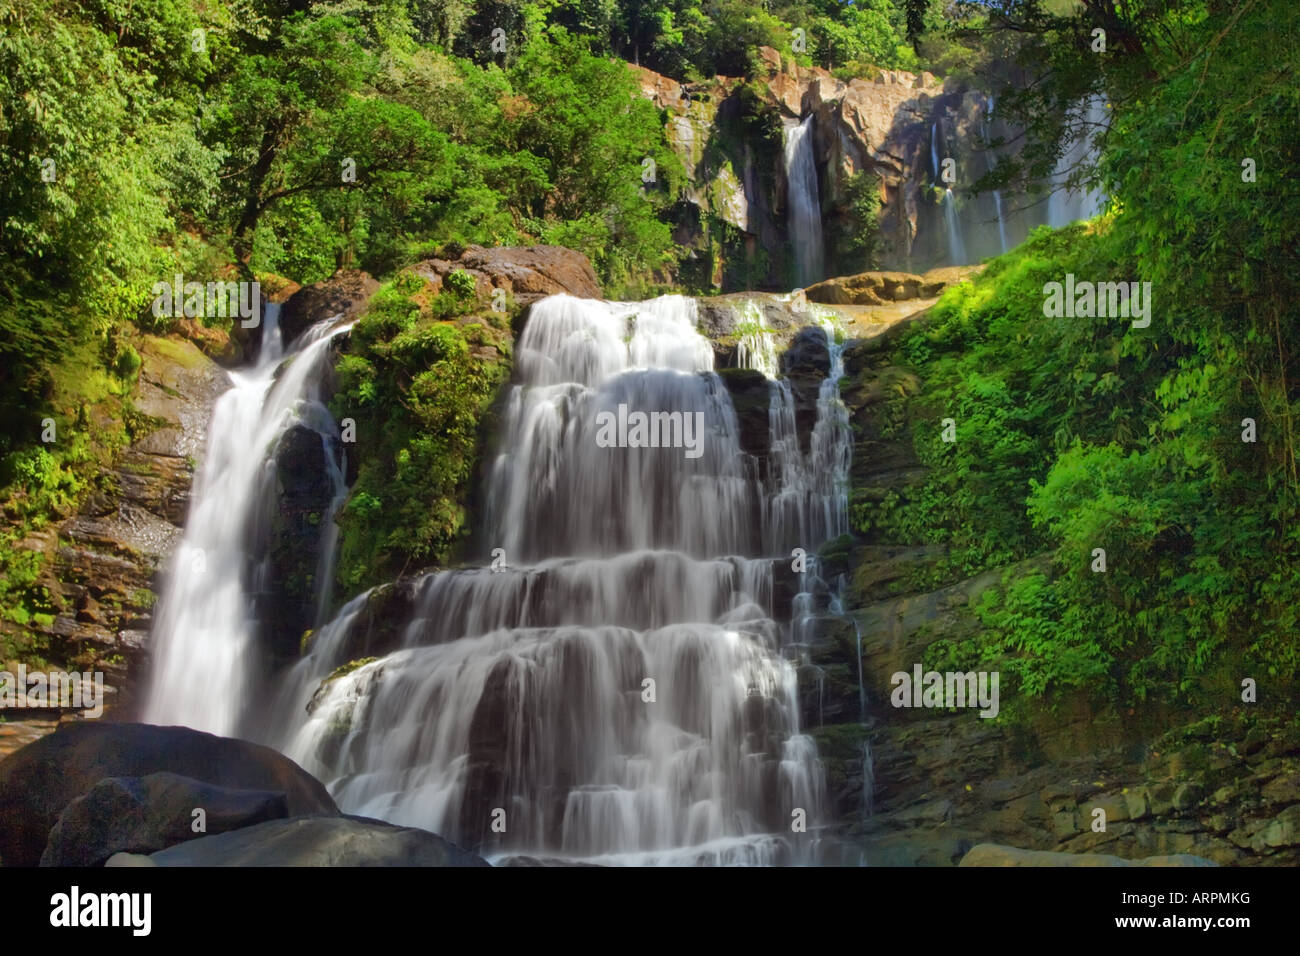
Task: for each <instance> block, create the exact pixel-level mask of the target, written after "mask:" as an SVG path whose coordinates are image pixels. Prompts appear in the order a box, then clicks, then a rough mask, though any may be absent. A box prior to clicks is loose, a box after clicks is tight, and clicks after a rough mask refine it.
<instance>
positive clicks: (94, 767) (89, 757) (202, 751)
mask: <svg viewBox="0 0 1300 956" xmlns="http://www.w3.org/2000/svg"><path fill="white" fill-rule="evenodd" d="M164 771H165V772H170V773H173V774H177V775H179V776H183V777H191V778H193V779H195V780H199V781H202V782H204V783H208V784H214V785H216V786H219V787H228V788H234V789H240V790H269V791H279V792H283V793H284V794H285V799H286V805H287V807H288V811H289V813H291V814H294V815H301V814H309V813H326V814H333V813H337V812H338V808H337V807H335V805H334V801H333V800H332V799H331V798H330V795H329V793H328V792H327V791H326V790H325V787H324V786H323V785H321V783H320V782H319V781H318V780H316V779H315V778H314V777H312V776H311V774H309V773H307V772H306V771H305V770H303V769H302V768H301V767H299V766H298V765H297V764H295V763H294V762H293V761H292V760H290V759H289V758H288V757H285V756H284V755H282V754H280V753H278V752H276V751H274V750H272V749H271V748H269V747H262V746H259V745H258V744H253V743H249V742H247V741H244V740H234V739H232V738H228V737H216V736H214V735H212V734H205V733H201V732H199V731H197V730H190V729H189V728H187V727H155V726H152V725H150V724H115V723H96V722H90V721H83V722H78V723H73V724H64V725H62V726H61V727H60V728H59V729H58V731H56V732H55V733H53V734H50V735H49V736H47V737H42V738H41V739H40V740H38V741H36V742H35V743H33V744H30V745H29V746H27V747H24V748H23V749H22V750H19V751H18V752H17V753H15V754H13V755H12V756H10V757H8V758H6V759H5V760H4V762H3V763H0V861H3V862H4V864H5V865H6V866H35V865H36V864H37V863H38V862H39V861H40V858H41V854H42V852H43V851H44V849H45V846H46V844H47V842H48V841H49V835H50V831H51V830H52V829H53V827H54V825H55V823H56V822H57V820H58V818H59V816H60V815H61V814H62V813H63V811H64V809H65V808H66V807H67V806H68V804H70V803H72V801H74V800H76V799H77V798H78V797H81V796H83V795H84V794H86V793H88V792H90V790H91V789H93V788H94V786H95V785H96V784H97V783H99V781H101V780H103V779H105V778H107V777H142V776H147V775H149V774H151V773H158V772H164Z"/></svg>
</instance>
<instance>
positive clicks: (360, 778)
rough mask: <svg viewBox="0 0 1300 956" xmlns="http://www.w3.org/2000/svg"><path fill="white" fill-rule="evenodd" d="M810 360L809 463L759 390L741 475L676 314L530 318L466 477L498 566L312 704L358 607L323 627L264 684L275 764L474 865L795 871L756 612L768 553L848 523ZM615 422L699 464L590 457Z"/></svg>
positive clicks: (613, 309) (831, 429)
mask: <svg viewBox="0 0 1300 956" xmlns="http://www.w3.org/2000/svg"><path fill="white" fill-rule="evenodd" d="M814 321H816V320H815V319H814ZM829 345H830V352H831V358H832V369H831V375H830V376H829V377H828V378H827V379H826V380H825V381H824V383H823V385H822V387H821V392H820V394H819V396H818V409H817V412H818V414H817V420H816V426H815V428H814V432H813V434H812V435H811V436H808V439H809V440H808V443H807V446H808V451H807V452H806V453H805V452H803V451H802V450H801V449H800V447H799V443H798V436H797V435H796V434H795V430H794V407H793V404H792V402H793V399H792V397H791V393H790V389H789V386H788V385H787V384H786V383H784V382H781V381H777V380H773V381H771V383H770V389H771V395H772V399H771V408H770V413H769V427H770V432H771V435H770V437H771V440H772V449H771V452H770V455H769V459H768V461H767V462H766V463H761V462H760V461H759V460H757V459H755V458H754V457H753V456H751V455H749V454H746V453H745V452H744V451H743V450H742V448H741V446H740V442H739V427H738V424H737V419H736V413H735V411H734V409H733V408H732V405H731V401H730V397H729V394H728V393H727V391H726V389H725V388H724V387H723V386H722V383H721V380H720V379H719V377H718V376H717V375H716V374H715V373H714V372H713V370H712V362H713V357H712V351H711V349H710V347H709V344H708V342H707V341H706V340H705V339H704V338H703V337H702V336H700V335H699V333H698V332H697V331H696V329H695V303H694V301H693V300H691V299H686V298H682V297H664V298H661V299H656V300H653V301H651V302H646V303H607V302H598V301H593V300H582V299H574V298H570V297H568V296H554V297H551V298H549V299H545V300H543V301H541V302H539V303H537V304H536V305H534V306H533V308H532V311H531V313H530V318H529V321H528V324H527V326H526V328H525V330H524V333H523V335H522V336H521V338H520V341H519V343H518V346H517V348H516V384H515V385H514V386H513V387H512V390H511V393H510V395H509V396H508V400H507V405H506V410H505V415H504V422H503V428H502V441H501V452H500V454H499V455H498V457H497V458H496V459H495V461H494V462H493V463H492V467H491V469H490V474H489V476H488V479H487V481H488V487H487V499H488V501H487V510H488V515H487V519H486V525H487V527H486V535H485V539H486V540H485V549H493V550H495V549H497V548H499V549H500V551H499V552H498V555H500V556H501V557H502V558H503V559H504V565H503V566H500V567H498V568H497V569H496V570H493V568H492V567H483V568H469V569H461V570H451V571H441V572H435V573H430V574H427V575H425V576H423V577H422V578H420V579H419V580H418V581H417V582H415V585H414V588H415V590H414V598H413V610H412V611H411V613H410V614H409V618H408V619H407V620H405V621H403V622H402V624H401V627H400V629H399V630H400V639H399V642H398V643H399V644H400V646H399V647H397V649H395V650H392V651H391V652H390V653H387V654H386V655H385V656H382V657H380V658H379V659H377V660H373V661H371V662H369V663H364V664H362V665H360V666H358V667H356V668H355V669H353V670H351V671H350V672H348V673H345V674H342V675H341V676H337V677H334V678H333V679H330V680H328V681H325V682H324V683H322V679H323V678H325V677H327V676H328V675H330V674H331V672H332V671H333V670H334V669H335V668H336V667H338V666H339V665H340V664H343V663H346V661H347V657H348V656H349V651H348V648H349V647H350V646H351V639H352V638H353V637H354V636H355V632H356V631H357V630H358V629H359V628H360V627H361V626H362V621H363V619H364V615H363V614H362V611H363V609H364V608H365V606H366V600H367V596H365V595H363V596H362V597H360V598H358V599H356V600H354V601H353V602H351V603H350V604H349V605H348V606H346V607H345V608H343V610H342V611H341V612H340V613H339V615H337V616H336V618H335V619H334V620H333V621H331V622H329V623H328V624H326V625H325V626H324V627H322V628H321V629H320V631H319V632H318V634H317V635H316V636H315V638H314V641H313V644H312V649H311V653H310V654H309V655H308V656H307V657H306V658H305V659H303V660H302V661H300V662H299V663H298V664H297V665H296V667H295V668H294V669H293V670H292V671H291V672H290V673H289V674H288V675H286V676H285V677H284V679H283V682H282V695H281V699H280V701H279V702H278V704H277V706H276V708H275V712H274V715H273V717H272V725H271V733H270V734H269V738H270V739H271V742H273V743H276V744H277V745H278V746H280V747H281V748H282V749H283V750H284V751H285V752H286V753H288V754H289V755H290V756H292V757H293V758H294V759H295V760H297V761H299V762H300V763H301V764H302V765H303V766H304V767H305V768H306V769H308V770H309V771H311V772H312V773H314V774H316V775H317V776H319V777H320V778H321V779H323V780H325V781H326V782H327V784H328V786H329V788H330V790H331V792H332V793H333V794H334V796H335V799H336V800H337V801H338V802H339V805H340V806H341V807H342V808H343V809H344V810H346V811H348V812H352V813H359V814H364V815H370V816H377V817H381V818H383V819H387V820H390V821H393V822H397V823H404V824H410V825H415V826H420V827H424V828H426V829H430V830H433V831H435V832H438V833H441V834H443V835H444V836H447V837H448V838H450V839H453V840H457V841H462V842H465V843H468V844H471V845H481V846H482V847H483V852H484V853H486V854H488V855H489V856H491V857H492V858H495V859H501V858H503V857H511V856H521V855H526V856H532V857H538V858H566V859H584V860H590V861H595V862H603V863H623V864H647V863H713V864H774V863H793V862H800V861H808V860H811V859H812V855H813V854H814V852H815V850H816V845H817V841H818V839H819V835H818V827H819V824H821V823H824V822H825V821H826V795H825V783H824V775H823V771H822V768H821V764H820V762H819V760H818V758H817V752H816V747H815V745H814V744H813V742H812V740H811V738H809V737H807V736H805V735H804V734H803V733H801V728H800V726H799V715H798V708H797V706H796V704H797V702H796V681H795V673H796V672H795V667H794V665H793V664H792V663H790V662H789V661H788V660H786V659H785V657H784V655H783V653H782V648H783V645H788V644H789V642H790V641H791V635H790V634H789V633H788V632H787V628H786V626H785V625H783V624H782V623H781V622H780V621H778V620H777V619H776V618H777V613H776V609H775V606H776V603H777V590H778V587H777V580H778V579H777V575H780V574H784V575H786V577H787V578H788V577H789V574H790V572H789V571H788V570H787V569H788V568H789V561H790V552H791V549H792V548H793V547H795V546H799V547H803V548H805V549H806V550H807V551H809V552H810V553H811V552H812V551H814V550H815V549H816V547H817V546H818V545H819V544H820V543H821V542H822V541H823V540H825V539H826V538H828V537H831V536H833V535H836V534H839V533H841V532H843V531H844V530H845V527H846V514H845V512H846V502H845V490H844V489H845V481H846V478H847V469H848V464H849V454H850V443H849V434H848V427H847V413H846V412H845V410H844V406H843V403H842V402H840V400H839V396H838V381H839V376H840V375H842V373H843V366H842V362H841V359H840V354H839V352H840V348H839V346H838V345H836V344H835V342H834V338H833V337H832V338H831V339H830V341H829ZM620 404H623V405H626V406H628V407H629V408H630V409H631V410H633V411H637V410H640V411H646V412H661V413H665V414H667V413H673V412H680V413H683V414H689V413H694V412H701V413H703V416H704V423H705V426H706V428H705V440H704V443H703V447H702V450H701V454H699V455H698V457H688V456H687V455H686V454H685V449H684V448H679V447H657V448H656V447H601V445H600V443H598V442H597V441H596V430H597V425H596V421H597V416H598V415H599V414H600V413H601V412H606V411H612V410H613V409H614V408H616V407H617V406H618V405H620ZM799 603H800V601H799V599H798V598H796V599H795V604H799ZM804 819H806V822H807V832H803V831H802V828H801V827H799V826H796V825H795V824H798V823H800V822H801V821H802V820H804Z"/></svg>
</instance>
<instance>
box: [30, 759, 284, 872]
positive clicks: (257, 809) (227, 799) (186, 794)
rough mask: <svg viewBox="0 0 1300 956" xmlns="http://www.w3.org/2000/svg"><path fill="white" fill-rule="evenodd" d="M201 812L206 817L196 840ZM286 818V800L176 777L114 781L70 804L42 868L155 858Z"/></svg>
mask: <svg viewBox="0 0 1300 956" xmlns="http://www.w3.org/2000/svg"><path fill="white" fill-rule="evenodd" d="M196 809H202V811H203V817H202V820H203V826H204V830H203V832H199V833H196V832H195V831H194V822H195V815H194V811H195V810H196ZM288 815H289V808H288V804H287V802H286V800H285V795H284V794H283V793H281V792H273V791H270V790H236V789H232V788H229V787H217V786H213V785H212V784H209V783H204V782H203V781H201V780H194V779H192V778H190V777H181V776H177V775H176V774H174V773H151V774H149V775H148V776H145V777H109V778H107V779H105V780H101V781H100V782H99V783H97V784H95V786H94V787H92V788H91V789H90V792H88V793H87V794H85V795H84V796H81V797H78V798H77V799H76V800H73V801H72V802H71V803H70V804H68V806H67V808H66V809H65V810H64V811H63V813H62V814H61V815H60V816H59V821H58V822H57V823H56V824H54V829H53V830H51V831H50V842H49V843H48V844H46V847H45V853H44V854H42V856H41V866H99V865H100V864H102V863H103V862H104V861H105V860H107V859H108V858H109V857H110V856H112V855H113V854H115V853H120V852H127V853H152V852H154V851H156V850H163V849H166V848H167V847H169V846H173V845H174V844H177V843H183V842H185V841H186V840H190V839H195V838H199V837H203V836H207V835H211V834H217V833H224V832H226V831H227V830H237V829H239V828H240V827H247V826H252V825H253V824H256V823H262V822H264V821H266V820H275V819H280V818H283V817H287V816H288Z"/></svg>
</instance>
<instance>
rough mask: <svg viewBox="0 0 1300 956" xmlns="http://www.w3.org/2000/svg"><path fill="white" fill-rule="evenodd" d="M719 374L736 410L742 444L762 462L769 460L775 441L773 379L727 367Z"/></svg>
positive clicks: (759, 373)
mask: <svg viewBox="0 0 1300 956" xmlns="http://www.w3.org/2000/svg"><path fill="white" fill-rule="evenodd" d="M719 375H720V376H721V378H722V384H723V385H724V386H726V389H727V392H728V394H730V395H731V404H732V407H733V408H735V410H736V421H737V423H738V424H739V426H740V447H741V448H742V449H743V450H744V451H746V452H748V453H749V454H751V455H753V456H754V457H755V458H757V459H759V461H766V460H767V457H768V453H769V452H770V450H771V440H772V429H771V422H770V410H771V405H772V384H771V382H770V381H768V378H767V376H766V375H764V374H763V373H762V372H758V371H755V370H753V369H741V368H727V369H722V371H721V372H719Z"/></svg>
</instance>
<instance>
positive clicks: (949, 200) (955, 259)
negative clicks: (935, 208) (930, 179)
mask: <svg viewBox="0 0 1300 956" xmlns="http://www.w3.org/2000/svg"><path fill="white" fill-rule="evenodd" d="M943 220H944V225H945V226H946V227H947V229H948V259H949V260H950V262H949V264H950V265H954V266H964V265H966V244H965V243H964V242H962V238H961V221H960V220H959V219H958V218H957V198H956V197H955V196H953V194H952V190H951V189H945V190H944V191H943Z"/></svg>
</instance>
